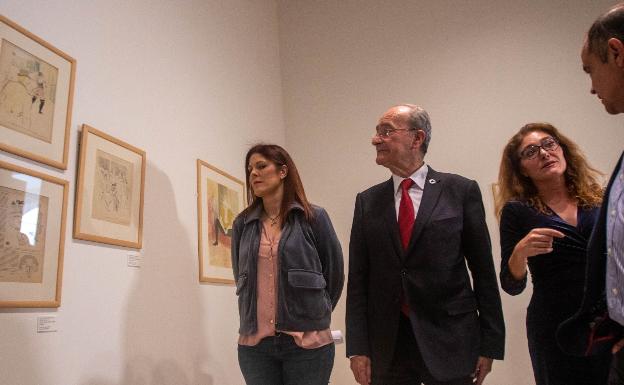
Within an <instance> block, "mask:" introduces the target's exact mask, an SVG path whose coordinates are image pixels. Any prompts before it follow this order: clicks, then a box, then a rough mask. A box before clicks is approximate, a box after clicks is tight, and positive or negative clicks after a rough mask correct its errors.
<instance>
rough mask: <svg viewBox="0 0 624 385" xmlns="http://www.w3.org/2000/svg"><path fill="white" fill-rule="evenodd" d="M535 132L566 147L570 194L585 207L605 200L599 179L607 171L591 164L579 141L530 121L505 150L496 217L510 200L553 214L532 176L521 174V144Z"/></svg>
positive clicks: (562, 147)
mask: <svg viewBox="0 0 624 385" xmlns="http://www.w3.org/2000/svg"><path fill="white" fill-rule="evenodd" d="M536 131H537V132H544V133H546V134H548V135H550V136H552V137H553V138H554V139H555V140H556V141H557V143H559V146H560V147H561V149H562V150H563V156H564V157H565V160H566V163H567V167H566V171H565V173H564V178H565V184H566V187H567V189H568V192H569V193H570V196H571V197H573V198H574V199H575V200H576V202H577V204H578V205H579V206H581V207H584V208H590V207H594V206H597V205H599V204H600V203H601V202H602V195H603V188H602V186H601V185H600V183H598V180H599V179H600V176H601V175H604V174H602V173H601V172H600V171H598V170H596V169H595V168H593V167H591V166H590V165H589V163H588V162H587V159H586V158H585V155H583V152H582V151H581V149H580V148H579V147H578V146H577V145H576V143H574V142H573V141H572V140H570V139H568V138H567V137H566V136H564V135H562V134H561V133H560V132H559V131H558V130H557V129H556V128H555V127H554V126H553V125H551V124H548V123H529V124H527V125H525V126H524V127H522V128H521V129H520V131H518V133H516V134H515V135H514V136H512V137H511V139H510V140H509V142H508V143H507V145H506V146H505V149H504V150H503V158H502V159H501V163H500V169H499V171H498V186H497V189H496V194H495V198H494V201H495V202H494V203H495V212H496V216H497V217H498V218H499V219H500V214H501V211H502V209H503V206H504V205H505V203H507V202H508V201H510V200H522V201H527V202H528V203H529V204H530V205H531V206H533V207H535V208H536V209H537V210H538V211H540V212H542V213H545V214H550V210H549V209H548V207H547V206H546V205H545V204H544V202H543V201H542V200H541V199H540V197H539V194H538V191H537V188H536V187H535V184H533V181H532V180H531V178H529V177H527V176H524V175H522V171H521V168H520V155H519V150H520V144H521V143H522V140H523V139H524V137H525V136H526V135H528V134H530V133H532V132H536Z"/></svg>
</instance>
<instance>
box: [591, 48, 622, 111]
mask: <svg viewBox="0 0 624 385" xmlns="http://www.w3.org/2000/svg"><path fill="white" fill-rule="evenodd" d="M612 40H617V39H612ZM621 55H624V52H622V53H621ZM623 59H624V58H621V57H620V58H619V59H618V53H617V52H614V51H613V50H612V48H611V47H610V48H609V52H608V57H607V62H606V63H605V62H603V61H602V60H600V57H599V56H598V55H597V54H595V53H592V52H589V51H588V48H587V42H586V43H585V45H584V46H583V50H582V51H581V60H582V61H583V70H584V71H585V72H586V73H587V74H588V75H589V77H590V78H591V91H590V92H591V93H592V94H595V95H596V96H598V99H600V101H601V102H602V104H603V105H604V107H605V110H607V112H608V113H610V114H619V113H622V112H624V68H622V66H620V65H618V61H623Z"/></svg>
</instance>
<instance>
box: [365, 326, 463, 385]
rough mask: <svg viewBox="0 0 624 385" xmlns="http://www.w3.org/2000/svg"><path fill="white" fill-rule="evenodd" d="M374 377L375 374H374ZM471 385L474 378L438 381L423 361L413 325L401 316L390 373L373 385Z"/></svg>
mask: <svg viewBox="0 0 624 385" xmlns="http://www.w3.org/2000/svg"><path fill="white" fill-rule="evenodd" d="M373 376H374V373H373ZM420 384H425V385H470V384H472V378H470V377H464V378H458V379H455V380H451V381H438V380H436V379H435V378H433V376H432V375H431V373H429V370H428V369H427V365H426V364H425V362H424V361H423V358H422V356H421V355H420V351H419V349H418V344H417V343H416V338H415V337H414V332H413V331H412V325H411V323H410V321H409V319H408V318H407V317H405V316H404V315H403V314H401V320H400V321H399V333H398V335H397V342H396V348H395V351H394V358H393V359H392V364H391V365H390V369H389V370H388V372H387V373H386V374H384V375H382V376H377V377H375V376H374V378H373V385H420Z"/></svg>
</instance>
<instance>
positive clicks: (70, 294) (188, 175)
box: [0, 0, 285, 385]
mask: <svg viewBox="0 0 624 385" xmlns="http://www.w3.org/2000/svg"><path fill="white" fill-rule="evenodd" d="M0 13H1V14H3V15H4V16H6V17H8V18H10V19H12V20H13V21H14V22H16V23H18V24H20V25H21V26H22V27H24V28H26V29H28V30H29V31H31V32H32V33H34V34H36V35H38V36H40V37H42V38H43V39H45V40H46V41H48V42H49V43H51V44H53V45H55V46H56V47H58V48H59V49H61V50H63V51H64V52H66V53H67V54H69V55H70V56H72V57H73V58H75V59H76V61H77V71H76V85H75V96H74V101H73V116H72V123H71V133H70V150H69V165H68V168H67V170H66V171H60V170H58V169H55V168H53V167H48V166H43V165H41V164H39V163H36V162H33V161H29V160H26V159H24V158H20V157H18V156H13V155H11V154H8V153H4V152H3V153H0V160H2V161H6V162H9V163H12V164H16V165H19V166H23V167H27V168H29V169H33V170H36V171H40V172H44V173H46V174H50V175H53V176H56V177H59V178H62V179H65V180H68V181H69V182H70V194H69V203H70V205H69V209H68V211H67V231H66V233H65V234H64V237H65V264H64V274H63V287H62V303H61V307H60V308H59V309H1V310H0V384H3V385H5V384H6V385H60V384H63V385H119V384H128V385H129V384H133V385H140V384H146V385H147V384H163V385H164V384H171V385H173V384H176V385H185V384H187V385H196V384H214V385H223V384H233V385H235V384H242V383H243V381H242V377H241V375H240V372H239V370H238V364H237V359H236V332H237V324H238V314H237V309H236V297H235V295H234V289H233V287H232V286H230V285H209V284H200V283H199V282H198V258H197V214H196V212H197V211H196V210H197V203H196V202H197V201H196V191H197V190H196V189H197V187H196V163H195V161H196V159H197V158H200V159H202V160H204V161H206V162H208V163H210V164H212V165H214V166H216V167H218V168H220V169H221V170H223V171H225V172H227V173H229V174H231V175H233V176H235V177H237V178H239V179H244V169H243V163H244V159H243V157H244V153H245V150H246V149H247V148H248V147H249V146H250V144H252V143H255V142H257V141H259V140H270V141H274V142H277V143H281V144H283V143H284V141H285V132H284V124H283V111H282V93H281V78H280V63H279V55H278V24H277V6H276V4H275V2H274V1H246V0H234V1H232V0H228V1H218V0H215V1H210V0H198V1H158V2H155V1H143V0H133V1H88V2H81V1H78V2H76V1H45V2H44V1H36V0H34V1H30V0H19V1H18V0H15V1H14V0H3V1H2V2H0ZM83 123H87V124H89V125H90V126H93V127H95V128H97V129H98V130H101V131H103V132H105V133H107V134H109V135H112V136H114V137H116V138H119V139H121V140H123V141H125V142H128V143H130V144H132V145H133V146H136V147H138V148H140V149H142V150H145V151H146V153H147V167H146V178H145V179H146V182H145V215H144V231H143V249H142V250H141V251H140V254H141V256H142V265H141V267H140V268H136V267H128V266H127V257H128V253H130V252H132V251H133V250H131V249H126V248H123V247H117V246H107V245H104V244H100V243H93V242H87V241H77V240H75V239H72V235H71V234H72V219H73V211H74V209H73V202H74V189H75V186H76V183H75V182H76V177H77V173H76V168H77V154H78V133H79V129H80V126H81V125H82V124H83ZM41 315H54V316H56V328H57V330H58V331H57V332H51V333H37V332H36V320H37V317H38V316H41Z"/></svg>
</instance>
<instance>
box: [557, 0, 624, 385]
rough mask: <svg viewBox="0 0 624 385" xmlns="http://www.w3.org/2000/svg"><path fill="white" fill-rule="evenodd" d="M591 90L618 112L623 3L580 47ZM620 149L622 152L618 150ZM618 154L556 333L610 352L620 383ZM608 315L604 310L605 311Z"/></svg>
mask: <svg viewBox="0 0 624 385" xmlns="http://www.w3.org/2000/svg"><path fill="white" fill-rule="evenodd" d="M581 60H582V62H583V70H584V71H585V72H587V74H589V76H590V78H591V82H592V84H591V91H590V92H591V93H592V94H595V95H596V96H598V98H599V99H600V101H601V102H602V104H603V105H604V107H605V110H606V111H607V112H608V113H609V114H614V115H615V114H620V113H624V3H620V4H618V5H615V6H614V7H612V8H611V9H609V10H608V11H607V12H606V13H604V14H603V15H602V16H600V17H599V18H598V19H597V20H596V21H595V22H594V24H593V25H592V26H591V28H590V29H589V31H588V32H587V36H586V39H585V44H584V45H583V49H582V51H581ZM622 155H624V153H623V154H622ZM622 155H620V160H619V161H618V163H617V165H616V167H615V170H614V171H613V174H612V175H611V178H610V180H609V184H608V185H607V190H606V192H605V197H604V200H603V202H602V207H601V209H600V214H599V217H598V222H597V223H596V227H595V228H594V232H593V234H592V236H591V238H590V240H589V244H588V246H587V274H586V281H585V294H584V297H583V302H582V304H581V308H580V310H579V311H578V312H577V314H575V315H574V317H572V318H571V319H569V320H567V321H566V322H564V323H563V324H562V325H561V326H560V327H559V330H558V332H557V339H558V341H559V344H560V345H561V347H562V348H563V350H564V351H567V352H569V353H571V354H575V355H592V354H595V353H598V352H600V351H601V350H602V349H608V348H610V349H611V352H612V353H613V354H614V356H613V360H612V361H611V370H610V373H609V384H610V385H615V384H619V385H621V384H624V349H622V347H624V338H622V336H624V165H623V164H622V163H623V161H622ZM607 315H608V316H607Z"/></svg>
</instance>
